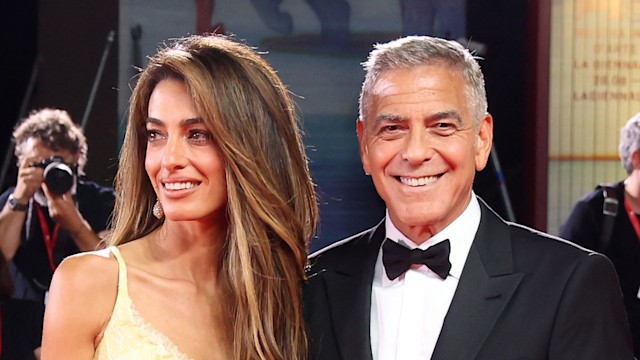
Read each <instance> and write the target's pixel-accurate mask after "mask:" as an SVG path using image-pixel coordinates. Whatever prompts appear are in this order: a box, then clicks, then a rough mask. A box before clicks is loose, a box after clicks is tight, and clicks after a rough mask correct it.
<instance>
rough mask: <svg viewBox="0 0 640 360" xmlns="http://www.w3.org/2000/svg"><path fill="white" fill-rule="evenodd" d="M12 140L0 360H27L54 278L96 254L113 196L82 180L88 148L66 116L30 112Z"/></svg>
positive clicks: (3, 215)
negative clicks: (81, 256)
mask: <svg viewBox="0 0 640 360" xmlns="http://www.w3.org/2000/svg"><path fill="white" fill-rule="evenodd" d="M13 140H14V142H15V156H16V158H17V165H18V177H17V179H16V185H15V187H10V188H9V189H7V190H6V191H5V192H4V193H2V194H1V195H0V209H1V211H0V251H1V252H2V255H3V256H4V258H5V259H6V261H7V263H8V270H9V274H10V278H11V281H12V283H13V286H14V287H15V289H14V291H13V295H12V297H11V298H10V299H9V300H8V301H6V302H5V303H4V304H2V344H3V357H2V359H3V360H13V359H16V360H18V359H19V360H25V359H27V360H28V359H33V358H34V357H36V356H37V353H38V348H39V347H40V343H41V339H42V326H43V317H44V309H45V303H46V300H47V293H48V290H49V284H50V282H51V277H52V276H53V272H54V270H55V269H56V267H57V266H58V264H60V262H61V261H62V260H63V259H64V258H65V257H67V256H69V255H72V254H75V253H78V252H81V251H88V250H95V249H96V248H97V247H98V244H99V242H100V236H99V235H98V233H99V232H101V231H103V230H105V229H106V228H107V225H108V220H109V217H110V214H111V212H112V210H113V205H114V199H115V194H114V192H113V189H112V188H110V187H105V186H101V185H98V184H97V183H95V182H92V181H89V180H87V179H86V178H85V177H84V172H83V169H84V166H85V164H86V162H87V150H88V146H87V140H86V138H85V136H84V134H83V132H82V129H81V128H80V127H79V126H78V125H77V124H75V123H74V122H73V121H72V119H71V117H70V116H69V114H68V113H67V112H66V111H64V110H60V109H51V108H45V109H42V110H38V111H34V112H32V113H31V114H30V115H29V116H28V117H27V118H26V119H24V120H23V121H22V122H21V123H19V124H18V125H17V126H16V128H15V129H14V132H13ZM45 174H46V175H45ZM34 351H35V353H34Z"/></svg>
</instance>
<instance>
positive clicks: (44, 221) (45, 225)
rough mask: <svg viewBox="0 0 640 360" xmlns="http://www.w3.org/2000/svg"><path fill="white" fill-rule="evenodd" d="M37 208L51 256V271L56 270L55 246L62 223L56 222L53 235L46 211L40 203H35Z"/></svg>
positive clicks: (48, 252)
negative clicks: (45, 214) (54, 259)
mask: <svg viewBox="0 0 640 360" xmlns="http://www.w3.org/2000/svg"><path fill="white" fill-rule="evenodd" d="M35 205H36V209H37V210H38V218H39V219H40V229H42V235H43V237H44V246H45V247H46V248H47V256H48V257H49V266H51V271H55V270H56V264H55V263H54V261H53V248H54V247H55V246H56V242H57V241H58V233H59V232H60V224H58V223H56V226H54V228H53V235H52V234H51V232H50V231H49V223H48V222H47V218H46V217H45V216H44V211H43V210H42V207H41V206H40V204H38V203H35Z"/></svg>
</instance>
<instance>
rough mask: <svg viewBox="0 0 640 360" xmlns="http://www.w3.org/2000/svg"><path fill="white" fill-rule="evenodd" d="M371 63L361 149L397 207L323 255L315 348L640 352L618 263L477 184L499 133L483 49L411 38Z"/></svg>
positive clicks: (353, 354) (343, 354)
mask: <svg viewBox="0 0 640 360" xmlns="http://www.w3.org/2000/svg"><path fill="white" fill-rule="evenodd" d="M364 65H365V70H366V71H367V74H366V77H365V80H364V84H363V86H362V92H361V94H360V117H359V119H358V121H357V122H356V125H357V134H358V140H359V143H360V156H361V159H362V163H363V167H364V170H365V172H366V173H368V174H371V176H372V179H373V182H374V185H375V187H376V190H377V191H378V193H379V195H380V196H381V197H382V199H383V200H384V201H385V203H386V206H387V216H386V218H385V219H384V220H383V221H382V222H381V223H380V224H378V225H377V226H376V227H374V228H372V229H369V230H367V231H365V232H363V233H361V234H358V235H355V236H353V237H351V238H348V239H345V240H342V241H339V242H337V243H335V244H333V245H331V246H329V247H328V248H326V249H323V250H320V251H319V252H317V253H316V254H313V255H312V256H311V258H310V264H311V266H310V269H309V271H308V281H307V283H306V284H305V287H304V298H305V316H306V319H307V322H308V325H309V336H310V342H311V351H312V358H313V359H322V360H338V359H343V360H347V359H348V360H352V359H357V360H360V359H376V360H383V359H384V360H387V359H397V360H411V359H429V358H431V359H446V360H457V359H487V360H488V359H491V360H495V359H582V360H584V359H632V358H633V354H632V349H631V340H630V336H629V329H628V326H627V324H626V321H625V313H624V307H623V304H622V297H621V293H620V288H619V285H618V282H617V278H616V273H615V270H614V268H613V266H612V265H611V263H610V262H609V260H608V259H607V258H606V257H604V256H602V255H600V254H597V253H593V252H588V251H586V250H584V249H582V248H579V247H577V246H574V245H571V244H570V243H568V242H565V241H562V240H560V239H558V238H553V237H550V236H548V235H545V234H542V233H540V232H536V231H534V230H531V229H528V228H525V227H523V226H519V225H515V224H511V223H506V222H504V221H503V220H502V219H501V218H500V217H498V216H497V215H496V214H495V213H494V212H493V211H492V210H491V209H490V208H489V207H488V206H487V205H486V204H485V203H484V202H483V201H482V200H480V199H478V198H477V197H476V196H475V194H474V193H473V191H472V185H473V179H474V176H475V172H476V171H480V170H482V169H483V168H484V167H485V165H486V163H487V158H488V156H489V153H490V150H491V144H492V140H493V134H492V133H493V120H492V117H491V115H489V114H488V113H487V103H486V95H485V90H484V79H483V76H482V73H481V71H480V67H479V65H478V63H477V62H476V60H475V59H474V58H473V56H472V55H471V54H470V53H469V52H468V51H466V50H465V49H464V48H463V47H462V46H461V45H459V44H458V43H456V42H452V41H446V40H442V39H438V38H431V37H406V38H402V39H399V40H396V41H392V42H390V43H386V44H380V45H377V46H376V49H375V50H374V51H373V52H372V53H371V54H370V56H369V59H368V61H367V62H366V63H365V64H364ZM407 248H411V249H414V248H417V249H423V250H424V249H427V251H426V253H425V254H422V253H421V250H412V251H409V250H408V249H407ZM423 255H424V257H423ZM422 261H424V262H425V263H427V264H428V265H420V264H419V262H422Z"/></svg>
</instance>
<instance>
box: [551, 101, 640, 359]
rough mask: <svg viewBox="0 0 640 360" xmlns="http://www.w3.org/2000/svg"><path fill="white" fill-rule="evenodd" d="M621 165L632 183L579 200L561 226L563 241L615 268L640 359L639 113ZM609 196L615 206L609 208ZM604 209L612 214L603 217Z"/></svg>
mask: <svg viewBox="0 0 640 360" xmlns="http://www.w3.org/2000/svg"><path fill="white" fill-rule="evenodd" d="M618 147H619V152H620V160H621V161H622V166H623V167H624V168H625V170H626V171H627V174H628V176H627V178H626V179H624V180H623V181H619V182H617V183H615V184H612V185H611V187H609V188H606V186H598V187H597V188H596V189H595V190H593V191H592V192H590V193H589V194H586V195H585V196H584V197H583V198H582V199H580V200H579V201H578V202H577V203H576V204H575V206H574V207H573V210H572V211H571V213H570V214H569V216H568V217H567V219H566V220H565V222H564V223H563V224H562V225H561V226H560V236H561V237H563V238H565V239H568V240H570V241H572V242H575V243H576V244H578V245H581V246H584V247H586V248H589V249H594V250H596V251H600V252H602V253H603V254H605V255H606V256H607V257H609V259H611V261H612V262H613V265H614V266H615V267H616V271H617V273H618V279H619V280H620V286H621V288H622V294H623V296H624V304H625V308H626V310H627V317H628V320H629V325H630V328H631V334H632V338H633V346H634V349H635V350H634V351H635V356H636V357H640V219H639V218H638V214H640V113H637V114H635V115H634V116H632V117H631V118H630V119H629V120H628V121H627V123H626V124H625V126H624V127H623V128H622V129H621V130H620V144H619V146H618ZM605 189H606V190H607V195H606V197H609V199H608V201H610V202H611V204H613V201H615V202H616V203H617V205H616V206H615V207H611V206H606V207H604V206H603V205H604V203H605V195H604V191H605ZM603 209H607V210H608V211H610V212H609V213H607V214H604V213H603Z"/></svg>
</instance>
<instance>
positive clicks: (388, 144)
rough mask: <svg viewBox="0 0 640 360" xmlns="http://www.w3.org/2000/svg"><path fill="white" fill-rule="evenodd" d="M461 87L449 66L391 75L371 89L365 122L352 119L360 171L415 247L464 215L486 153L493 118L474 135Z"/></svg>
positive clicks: (416, 69) (491, 131)
mask: <svg viewBox="0 0 640 360" xmlns="http://www.w3.org/2000/svg"><path fill="white" fill-rule="evenodd" d="M464 90H465V87H464V80H463V78H462V76H461V75H460V74H459V73H458V72H456V71H453V70H452V69H450V68H449V67H442V66H422V67H418V68H415V69H399V70H391V71H388V72H386V73H385V74H383V75H382V77H381V79H380V80H379V81H378V83H377V84H376V85H375V87H374V91H373V99H372V100H373V101H372V103H371V108H370V109H369V113H368V118H367V119H366V120H365V121H358V122H357V132H358V140H359V142H360V155H361V158H362V163H363V166H364V170H365V172H367V173H369V174H371V176H372V178H373V182H374V184H375V187H376V190H377V191H378V193H379V194H380V196H381V197H382V199H383V200H384V201H385V203H386V205H387V208H388V210H389V215H390V217H391V220H392V221H393V223H394V224H395V225H396V226H397V227H398V229H399V230H400V231H401V232H402V233H403V234H404V235H406V236H407V237H409V238H410V239H411V240H413V241H414V242H416V243H422V242H424V241H425V240H427V239H428V238H430V237H431V236H433V235H434V234H436V233H438V232H439V231H441V230H442V229H444V228H445V227H446V226H447V225H449V224H450V223H451V222H452V221H453V220H454V219H455V218H456V217H458V216H459V215H460V214H461V213H462V212H463V211H464V209H465V208H466V206H467V205H468V203H469V201H470V198H471V189H472V185H473V179H474V176H475V172H476V170H482V169H483V168H484V167H485V165H486V163H487V158H488V156H489V153H490V151H491V143H492V139H493V121H492V118H491V116H490V115H488V114H487V115H486V116H485V117H484V118H483V120H482V122H481V124H480V126H479V129H478V132H477V133H476V130H475V129H474V127H473V119H472V115H471V114H472V113H471V111H470V109H469V108H468V106H467V97H466V96H465V91H464ZM476 134H477V135H476Z"/></svg>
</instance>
